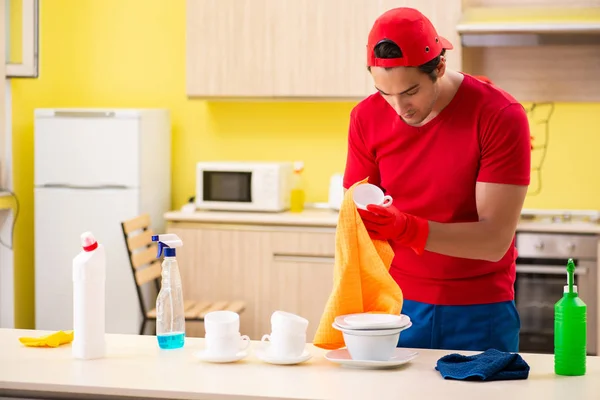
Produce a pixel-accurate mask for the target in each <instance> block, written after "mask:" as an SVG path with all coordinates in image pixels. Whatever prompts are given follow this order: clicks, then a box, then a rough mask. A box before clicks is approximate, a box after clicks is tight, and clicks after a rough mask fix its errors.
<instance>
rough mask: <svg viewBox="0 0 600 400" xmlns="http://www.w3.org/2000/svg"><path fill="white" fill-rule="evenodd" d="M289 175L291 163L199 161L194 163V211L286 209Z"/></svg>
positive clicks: (289, 182) (290, 176)
mask: <svg viewBox="0 0 600 400" xmlns="http://www.w3.org/2000/svg"><path fill="white" fill-rule="evenodd" d="M293 173H294V164H293V163H292V162H253V161H235V162H234V161H210V162H199V163H197V164H196V200H195V205H196V208H197V209H205V210H225V211H265V212H279V211H286V210H289V209H290V195H291V190H292V179H293Z"/></svg>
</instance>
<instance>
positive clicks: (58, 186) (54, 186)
mask: <svg viewBox="0 0 600 400" xmlns="http://www.w3.org/2000/svg"><path fill="white" fill-rule="evenodd" d="M37 187H38V188H48V189H82V190H96V189H98V190H104V189H130V187H129V186H125V185H109V184H107V185H94V186H81V185H79V186H73V185H67V184H65V183H47V184H45V185H40V186H37Z"/></svg>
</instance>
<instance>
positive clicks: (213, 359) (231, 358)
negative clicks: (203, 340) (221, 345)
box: [195, 350, 248, 363]
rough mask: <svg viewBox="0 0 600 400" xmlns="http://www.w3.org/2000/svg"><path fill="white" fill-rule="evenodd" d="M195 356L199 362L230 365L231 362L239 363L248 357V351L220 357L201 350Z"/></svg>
mask: <svg viewBox="0 0 600 400" xmlns="http://www.w3.org/2000/svg"><path fill="white" fill-rule="evenodd" d="M195 356H196V357H197V358H198V359H199V360H200V361H204V362H210V363H232V362H236V361H240V360H241V359H243V358H246V357H247V356H248V351H246V350H242V351H239V352H237V353H236V354H234V355H227V356H221V355H217V354H211V353H210V352H208V351H206V350H201V351H199V352H197V353H196V354H195Z"/></svg>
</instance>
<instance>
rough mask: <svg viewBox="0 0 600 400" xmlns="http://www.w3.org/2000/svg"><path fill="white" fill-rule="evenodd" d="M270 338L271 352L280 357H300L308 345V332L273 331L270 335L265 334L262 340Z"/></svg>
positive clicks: (272, 354)
mask: <svg viewBox="0 0 600 400" xmlns="http://www.w3.org/2000/svg"><path fill="white" fill-rule="evenodd" d="M265 340H268V341H269V342H271V344H270V345H269V350H268V351H269V353H270V354H271V356H273V357H276V358H279V359H289V358H296V357H300V356H301V355H302V353H304V348H305V347H306V334H305V333H303V334H297V333H296V334H294V333H285V332H281V331H273V332H271V334H270V335H264V336H263V337H262V339H261V341H263V342H264V341H265Z"/></svg>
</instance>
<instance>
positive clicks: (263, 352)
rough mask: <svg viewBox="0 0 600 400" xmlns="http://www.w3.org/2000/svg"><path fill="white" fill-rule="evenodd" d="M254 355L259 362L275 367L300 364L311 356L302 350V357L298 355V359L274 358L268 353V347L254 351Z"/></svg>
mask: <svg viewBox="0 0 600 400" xmlns="http://www.w3.org/2000/svg"><path fill="white" fill-rule="evenodd" d="M254 354H256V357H258V359H259V360H261V361H263V362H266V363H269V364H275V365H293V364H300V363H303V362H305V361H308V360H310V359H311V358H312V354H310V353H309V352H308V350H304V352H303V353H302V355H300V357H286V358H280V357H275V356H273V355H271V354H270V353H269V348H268V347H264V348H261V349H256V350H255V351H254Z"/></svg>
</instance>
